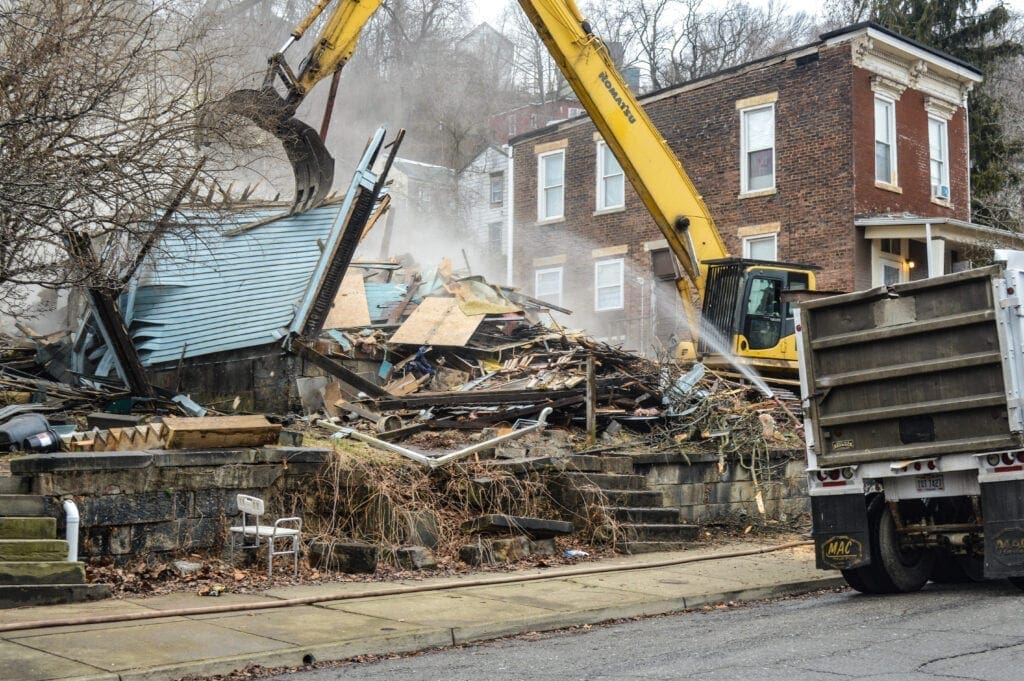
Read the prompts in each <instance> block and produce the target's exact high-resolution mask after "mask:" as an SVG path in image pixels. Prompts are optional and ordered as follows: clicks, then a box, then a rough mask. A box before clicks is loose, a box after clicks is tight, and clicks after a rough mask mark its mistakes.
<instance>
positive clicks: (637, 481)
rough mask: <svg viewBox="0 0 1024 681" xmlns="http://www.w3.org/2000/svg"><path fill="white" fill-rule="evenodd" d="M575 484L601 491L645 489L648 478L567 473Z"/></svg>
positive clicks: (608, 474) (614, 474) (617, 474)
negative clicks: (597, 488)
mask: <svg viewBox="0 0 1024 681" xmlns="http://www.w3.org/2000/svg"><path fill="white" fill-rule="evenodd" d="M565 475H566V476H567V477H568V478H569V480H570V481H572V483H573V484H575V485H577V487H579V486H583V485H591V486H594V487H599V488H601V489H645V488H646V487H647V478H646V477H645V476H643V475H622V474H620V473H590V472H582V471H578V472H566V474H565Z"/></svg>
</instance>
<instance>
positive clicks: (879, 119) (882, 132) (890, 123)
mask: <svg viewBox="0 0 1024 681" xmlns="http://www.w3.org/2000/svg"><path fill="white" fill-rule="evenodd" d="M875 181H876V182H881V183H883V184H891V185H895V184H896V103H895V102H894V101H892V100H891V99H886V98H884V97H877V96H876V97H875Z"/></svg>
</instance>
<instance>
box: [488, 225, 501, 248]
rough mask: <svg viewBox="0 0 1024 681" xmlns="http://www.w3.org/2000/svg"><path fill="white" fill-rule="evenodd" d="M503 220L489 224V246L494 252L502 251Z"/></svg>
mask: <svg viewBox="0 0 1024 681" xmlns="http://www.w3.org/2000/svg"><path fill="white" fill-rule="evenodd" d="M503 231H504V230H502V228H501V222H490V223H488V224H487V247H488V248H489V249H490V250H491V251H492V252H501V235H502V232H503Z"/></svg>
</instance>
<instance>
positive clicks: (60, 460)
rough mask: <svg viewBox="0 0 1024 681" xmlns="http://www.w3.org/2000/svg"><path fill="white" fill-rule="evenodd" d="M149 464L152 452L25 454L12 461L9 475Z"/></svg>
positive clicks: (98, 469) (99, 469) (100, 469)
mask: <svg viewBox="0 0 1024 681" xmlns="http://www.w3.org/2000/svg"><path fill="white" fill-rule="evenodd" d="M152 463H153V453H152V452H54V453H52V454H28V455H26V456H20V457H18V458H16V459H12V460H11V472H12V473H14V474H15V475H34V474H36V473H48V472H54V471H110V470H117V469H119V468H146V467H147V466H150V465H151V464H152Z"/></svg>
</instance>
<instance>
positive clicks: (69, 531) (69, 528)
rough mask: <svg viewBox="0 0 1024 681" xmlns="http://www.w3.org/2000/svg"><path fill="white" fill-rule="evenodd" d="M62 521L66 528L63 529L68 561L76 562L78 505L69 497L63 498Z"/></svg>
mask: <svg viewBox="0 0 1024 681" xmlns="http://www.w3.org/2000/svg"><path fill="white" fill-rule="evenodd" d="M63 506H64V522H65V524H66V529H65V531H64V538H65V539H66V540H67V542H68V562H69V563H77V562H78V522H79V519H80V516H79V515H78V506H75V502H73V501H71V500H70V499H65V500H64V504H63Z"/></svg>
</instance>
